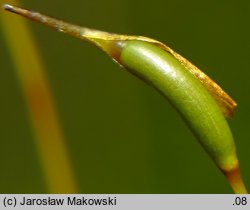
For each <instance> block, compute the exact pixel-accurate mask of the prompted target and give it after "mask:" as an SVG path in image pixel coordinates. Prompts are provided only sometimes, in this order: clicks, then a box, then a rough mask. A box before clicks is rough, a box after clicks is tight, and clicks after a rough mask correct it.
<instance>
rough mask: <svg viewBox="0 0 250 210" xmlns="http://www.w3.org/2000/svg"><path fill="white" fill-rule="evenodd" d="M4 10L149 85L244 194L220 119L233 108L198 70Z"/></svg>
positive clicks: (119, 39) (121, 40)
mask: <svg viewBox="0 0 250 210" xmlns="http://www.w3.org/2000/svg"><path fill="white" fill-rule="evenodd" d="M4 8H5V9H6V10H9V11H11V12H14V13H17V14H20V15H23V16H25V17H27V18H29V19H32V20H34V21H37V22H40V23H42V24H44V25H47V26H49V27H52V28H55V29H57V30H59V31H60V32H63V33H66V34H69V35H72V36H74V37H77V38H79V39H82V40H86V41H89V42H91V43H92V44H95V45H96V46H98V47H99V48H101V49H102V50H103V51H104V52H106V53H107V54H108V55H110V56H111V57H112V58H113V59H114V60H115V61H116V62H118V63H119V64H120V65H122V66H124V67H125V68H126V69H127V70H128V71H129V72H130V73H132V74H134V75H136V76H137V77H138V78H140V79H142V80H143V81H145V82H146V83H148V84H150V85H151V86H153V87H154V88H155V89H156V90H157V91H159V92H160V93H161V94H162V95H163V96H164V97H165V98H166V99H167V100H168V101H169V102H170V103H171V104H172V105H173V107H174V108H175V109H176V110H177V112H179V113H180V115H181V116H182V118H183V119H184V121H185V122H186V123H187V125H188V126H189V128H190V129H191V131H192V132H193V134H194V135H195V136H196V137H197V139H198V140H199V142H200V143H201V145H202V146H203V148H204V149H205V150H206V152H207V153H208V154H209V156H210V157H211V158H212V159H213V160H214V162H215V163H216V165H217V166H218V167H219V169H220V170H221V171H222V172H223V173H224V174H225V175H226V177H227V179H228V181H229V183H230V184H231V186H232V188H233V190H234V192H235V193H247V191H246V188H245V186H244V183H243V181H242V178H241V175H240V170H239V163H238V158H237V155H236V149H235V144H234V140H233V136H232V133H231V130H230V128H229V126H228V123H227V121H226V119H225V117H224V116H223V114H224V115H225V116H227V117H232V114H233V111H234V109H235V107H236V103H235V102H234V101H233V100H232V99H231V97H230V96H228V95H227V94H226V93H225V92H224V91H223V90H222V89H221V88H220V87H219V86H218V85H217V84H216V83H215V82H214V81H213V80H211V79H210V78H209V77H208V76H207V75H206V74H204V73H203V72H202V71H200V70H199V69H198V68H197V67H195V66H194V65H193V64H191V63H190V62H189V61H187V60H186V59H185V58H183V57H182V56H181V55H179V54H178V53H176V52H174V51H173V50H172V49H171V48H169V47H167V46H166V45H164V44H162V43H161V42H159V41H157V40H154V39H150V38H147V37H141V36H127V35H117V34H112V33H107V32H102V31H98V30H94V29H89V28H86V27H80V26H76V25H72V24H69V23H66V22H63V21H61V20H58V19H54V18H51V17H49V16H45V15H42V14H40V13H36V12H31V11H29V10H26V9H22V8H18V7H14V6H10V5H5V6H4Z"/></svg>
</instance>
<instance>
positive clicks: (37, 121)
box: [0, 0, 77, 193]
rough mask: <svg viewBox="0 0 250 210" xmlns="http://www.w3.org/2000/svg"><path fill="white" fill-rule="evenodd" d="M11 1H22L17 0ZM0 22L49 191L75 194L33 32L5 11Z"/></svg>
mask: <svg viewBox="0 0 250 210" xmlns="http://www.w3.org/2000/svg"><path fill="white" fill-rule="evenodd" d="M11 2H12V3H15V4H19V1H17V0H16V1H14V0H12V1H11ZM0 3H2V0H0ZM0 24H1V28H2V29H3V32H4V34H5V38H6V43H7V45H8V47H9V51H10V54H11V56H12V59H13V63H14V65H15V69H16V73H17V76H18V79H19V81H20V85H21V89H22V91H23V94H24V97H25V99H26V102H27V107H28V112H29V116H30V120H31V125H32V127H33V131H34V136H35V139H36V143H37V147H38V150H39V154H40V158H41V162H42V166H43V171H44V174H45V180H46V184H47V186H48V190H49V192H50V193H76V192H77V190H76V184H75V179H74V175H73V170H72V166H71V163H70V160H69V155H68V151H67V148H66V145H65V140H64V136H63V133H62V130H61V128H60V124H59V120H58V116H57V111H56V108H55V104H54V100H53V96H52V93H51V90H50V87H49V83H48V80H47V76H46V74H45V70H44V66H43V64H42V61H41V57H40V55H39V51H38V50H37V47H36V43H35V41H34V39H33V36H32V34H31V31H30V29H29V27H28V26H27V24H26V22H25V20H22V19H20V18H17V17H13V16H12V17H11V16H10V15H9V14H7V13H3V12H1V13H0ZM24 50H25V51H24Z"/></svg>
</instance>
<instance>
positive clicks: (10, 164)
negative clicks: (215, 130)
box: [0, 0, 250, 193]
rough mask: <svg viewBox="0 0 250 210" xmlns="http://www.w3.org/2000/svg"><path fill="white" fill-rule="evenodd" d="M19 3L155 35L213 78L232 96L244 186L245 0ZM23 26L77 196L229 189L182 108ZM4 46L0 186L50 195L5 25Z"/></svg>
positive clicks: (248, 73)
mask: <svg viewBox="0 0 250 210" xmlns="http://www.w3.org/2000/svg"><path fill="white" fill-rule="evenodd" d="M22 5H23V6H24V7H26V8H30V9H32V10H35V11H40V12H42V13H45V14H48V15H52V16H54V17H58V18H60V19H63V20H67V21H69V22H72V23H76V24H79V25H84V26H88V27H91V28H96V29H100V30H106V31H110V32H115V33H121V34H135V35H144V36H148V37H152V38H155V39H157V40H159V41H162V42H163V43H165V44H167V45H168V46H170V47H171V48H173V49H174V50H175V51H177V52H179V53H180V54H181V55H183V56H184V57H186V58H188V59H189V60H190V61H192V62H193V63H194V64H196V65H197V66H198V67H200V68H201V69H202V70H203V71H204V72H205V73H207V74H208V75H210V76H211V77H212V78H213V79H214V80H215V81H218V83H219V84H220V85H221V86H222V87H223V88H224V89H225V90H226V91H227V92H228V93H229V94H230V95H231V96H232V97H233V98H234V99H235V100H236V101H237V102H238V109H237V111H236V114H235V117H234V118H233V119H231V120H229V123H230V126H231V128H232V131H233V133H234V136H235V141H236V145H237V150H238V156H239V159H240V163H241V168H242V174H243V178H244V180H245V182H246V185H247V187H248V188H249V189H250V155H249V151H250V132H249V131H250V130H249V128H250V122H249V116H250V111H249V107H250V94H249V93H250V82H249V78H250V70H249V66H250V59H249V50H250V44H249V37H250V28H249V20H250V2H249V0H238V1H233V0H220V1H216V0H209V1H208V0H204V1H198V0H189V1H184V0H182V1H181V0H179V1H169V0H154V1H138V0H137V1H136V0H106V1H100V0H98V1H97V0H91V1H90V0H88V1H86V0H85V1H83V0H72V1H70V2H69V1H66V0H60V1H49V0H43V1H38V0H34V1H28V0H24V1H22ZM1 12H3V10H1ZM20 18H21V17H20ZM29 25H30V26H31V28H32V32H33V34H34V37H35V39H36V41H37V43H38V46H39V49H40V53H41V55H42V59H43V62H44V65H45V67H46V74H47V76H48V78H49V82H50V85H51V89H52V92H53V95H54V98H55V102H56V106H57V109H58V113H59V117H60V123H61V126H62V129H63V132H64V136H65V139H66V145H67V149H68V151H69V154H70V160H71V162H72V165H73V169H74V173H75V175H76V182H77V185H78V187H79V192H80V193H232V191H231V189H230V187H229V185H228V183H227V181H226V179H225V178H224V176H223V175H222V174H221V172H220V171H219V170H217V168H216V166H215V165H214V163H213V162H212V161H211V160H210V158H209V157H208V156H207V154H206V153H205V152H204V151H203V149H202V148H201V146H200V145H199V143H198V142H197V140H196V139H195V138H194V136H193V135H192V133H191V132H190V131H189V130H188V128H187V126H186V125H185V124H184V122H183V121H182V119H181V118H180V117H179V115H178V114H177V113H176V112H175V111H174V110H173V108H172V107H171V106H170V105H169V104H168V102H167V101H165V99H164V98H163V97H161V96H160V95H159V94H158V93H157V92H156V91H155V90H154V89H152V88H151V87H149V86H147V85H146V84H144V83H143V82H141V81H139V80H138V79H137V78H135V77H133V76H132V75H130V74H128V73H127V72H125V71H124V70H123V69H122V68H120V67H119V66H118V65H117V64H115V63H114V62H112V61H111V60H110V58H109V57H107V56H106V55H105V54H104V53H102V52H101V51H100V50H98V49H97V48H95V47H93V46H92V45H90V44H88V43H84V42H81V41H80V40H76V39H74V38H71V37H68V36H66V35H64V34H61V33H57V32H55V31H53V30H51V29H48V28H46V27H44V26H41V25H39V24H36V23H33V22H29ZM16 38H17V39H18V33H17V37H16ZM0 49H1V50H0V70H1V76H0V94H1V103H0V116H1V118H0V119H1V120H0V139H1V147H0V164H1V173H0V193H46V192H47V189H46V184H45V179H44V176H43V169H42V167H41V163H40V159H39V154H38V149H37V146H36V142H35V140H34V136H33V133H32V129H31V125H30V121H29V117H28V114H27V107H26V103H25V100H24V97H23V95H22V91H21V90H20V84H19V81H18V79H17V76H16V72H15V69H14V65H13V64H12V59H11V55H10V53H9V51H8V49H7V45H6V40H5V37H4V36H3V33H2V29H0ZM24 53H25V49H24ZM55 155H56V154H55ZM59 176H63V174H60V175H59Z"/></svg>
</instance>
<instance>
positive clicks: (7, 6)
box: [3, 4, 13, 11]
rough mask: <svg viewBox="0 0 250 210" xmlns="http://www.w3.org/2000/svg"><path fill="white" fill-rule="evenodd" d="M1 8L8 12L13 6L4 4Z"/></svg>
mask: <svg viewBox="0 0 250 210" xmlns="http://www.w3.org/2000/svg"><path fill="white" fill-rule="evenodd" d="M3 8H4V9H5V10H9V11H12V10H13V6H11V5H9V4H4V5H3Z"/></svg>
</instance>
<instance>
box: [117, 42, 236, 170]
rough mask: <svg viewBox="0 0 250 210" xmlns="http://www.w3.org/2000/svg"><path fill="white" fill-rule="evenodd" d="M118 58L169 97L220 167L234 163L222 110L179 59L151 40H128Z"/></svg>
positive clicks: (229, 134) (231, 145) (231, 144)
mask: <svg viewBox="0 0 250 210" xmlns="http://www.w3.org/2000/svg"><path fill="white" fill-rule="evenodd" d="M119 62H120V63H121V64H122V65H123V66H125V67H126V69H128V70H129V71H130V72H131V73H132V74H135V75H137V76H138V77H139V78H141V79H143V80H144V81H146V82H147V83H149V84H151V85H152V86H154V87H155V88H156V89H157V90H158V91H159V92H160V93H161V94H162V95H163V96H164V97H165V98H167V99H168V101H169V102H170V103H171V104H172V105H173V106H174V107H175V109H176V110H177V111H178V112H179V113H180V114H181V116H182V117H183V119H184V120H185V121H186V122H187V124H188V126H189V127H190V129H191V130H192V131H193V133H194V134H195V136H196V137H197V138H198V139H199V141H200V142H201V144H202V145H203V147H204V149H205V150H206V151H207V152H208V154H210V156H211V157H212V158H213V159H214V160H215V162H216V163H217V164H218V165H219V167H220V168H223V170H230V169H232V168H234V167H235V166H236V165H237V157H236V152H235V145H234V141H233V137H232V134H231V131H230V128H229V126H228V124H227V122H226V120H225V118H224V116H223V114H222V112H221V110H220V109H219V107H218V105H217V104H216V102H215V100H214V99H213V97H212V96H211V95H210V94H209V92H208V91H207V90H206V89H205V88H204V87H203V85H202V84H201V83H200V82H199V81H198V80H197V79H196V78H195V77H194V76H193V75H192V74H191V73H190V72H188V71H186V70H185V67H184V66H183V65H181V64H180V62H179V61H178V60H176V59H175V58H174V57H173V56H172V55H171V54H169V53H167V52H165V51H164V50H162V49H160V48H159V47H157V46H155V45H152V44H150V43H146V42H142V41H127V42H126V43H124V44H123V47H122V51H121V55H120V58H119Z"/></svg>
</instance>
